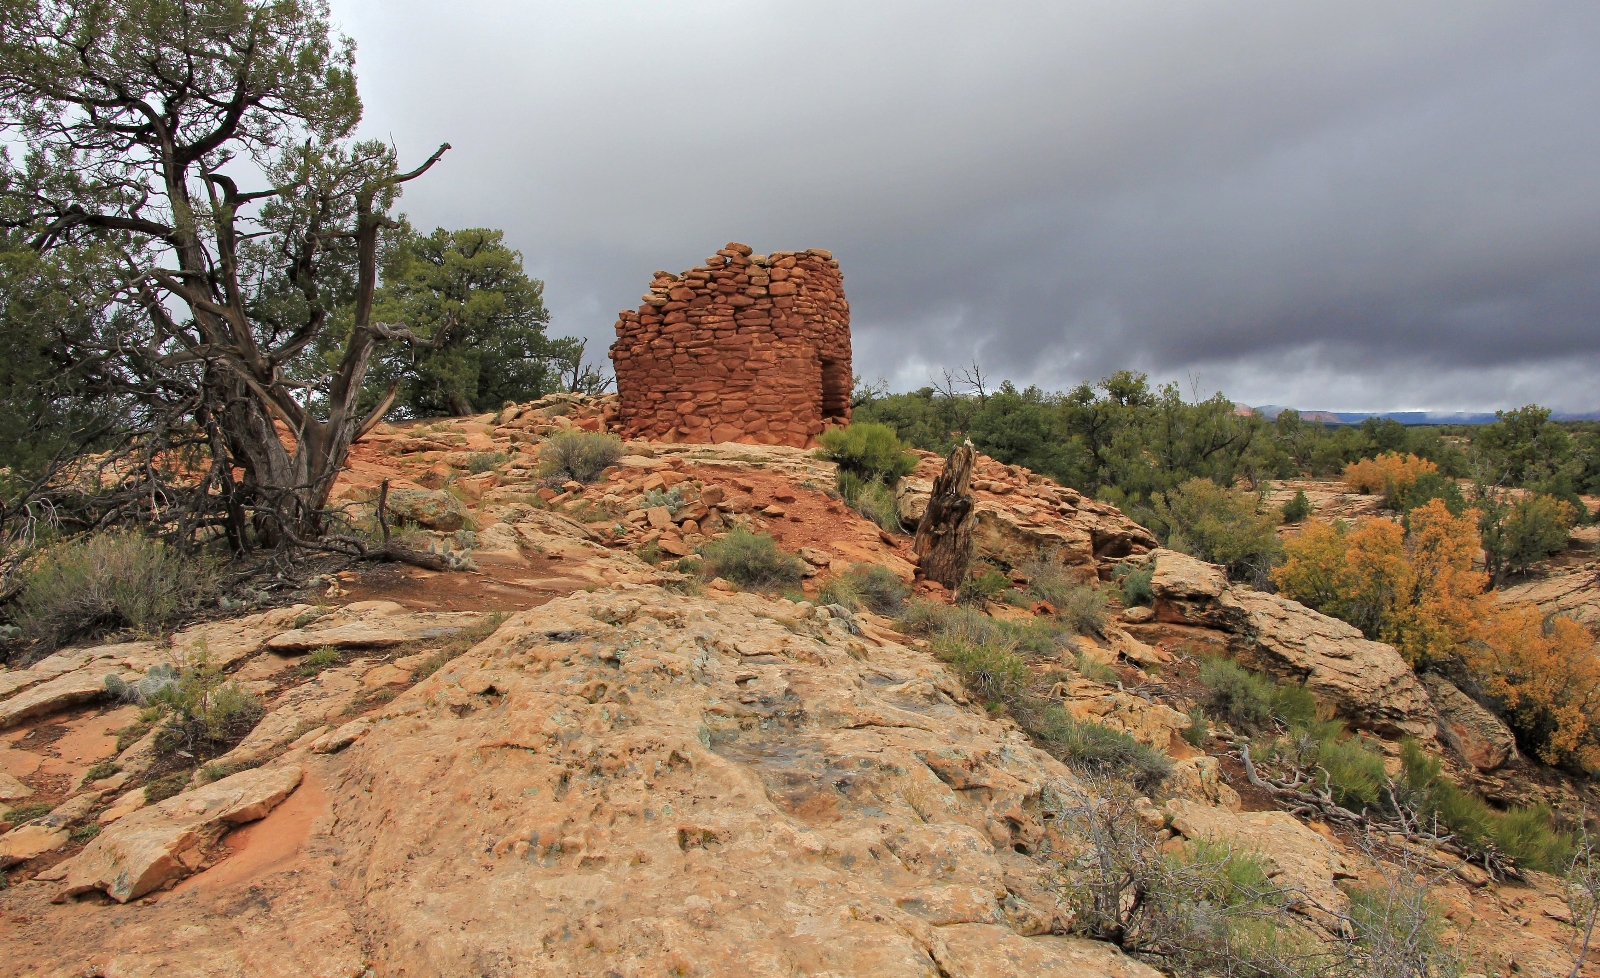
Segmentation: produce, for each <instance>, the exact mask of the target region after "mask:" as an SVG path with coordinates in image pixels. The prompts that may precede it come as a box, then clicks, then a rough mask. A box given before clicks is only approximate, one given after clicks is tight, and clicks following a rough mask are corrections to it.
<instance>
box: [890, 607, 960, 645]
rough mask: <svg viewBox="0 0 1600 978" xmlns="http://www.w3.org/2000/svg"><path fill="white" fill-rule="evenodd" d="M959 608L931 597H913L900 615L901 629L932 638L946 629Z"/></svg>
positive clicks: (921, 636) (908, 632)
mask: <svg viewBox="0 0 1600 978" xmlns="http://www.w3.org/2000/svg"><path fill="white" fill-rule="evenodd" d="M956 610H957V609H955V608H952V607H950V606H949V605H947V604H944V603H943V602H940V601H934V600H933V599H931V598H912V599H911V600H910V601H909V602H907V604H906V610H905V612H904V613H903V614H902V615H901V616H900V621H899V623H898V624H899V626H900V630H901V631H902V632H904V633H906V634H907V635H913V636H916V637H918V638H931V637H932V636H934V635H937V634H938V633H940V632H941V631H943V630H944V628H945V625H946V623H947V622H948V621H949V619H950V617H951V614H952V612H954V611H956Z"/></svg>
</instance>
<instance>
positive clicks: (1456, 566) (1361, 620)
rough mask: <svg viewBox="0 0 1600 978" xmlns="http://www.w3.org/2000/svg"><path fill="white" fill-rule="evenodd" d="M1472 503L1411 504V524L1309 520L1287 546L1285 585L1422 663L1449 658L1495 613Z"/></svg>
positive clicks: (1279, 578)
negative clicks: (1486, 592) (1463, 506)
mask: <svg viewBox="0 0 1600 978" xmlns="http://www.w3.org/2000/svg"><path fill="white" fill-rule="evenodd" d="M1474 520H1475V517H1474V515H1473V514H1472V513H1466V514H1463V515H1461V516H1452V515H1451V514H1450V511H1449V510H1448V509H1446V508H1445V505H1444V503H1443V502H1441V501H1439V500H1437V499H1435V500H1432V501H1430V502H1428V503H1426V504H1424V505H1422V506H1418V507H1417V508H1416V509H1415V510H1413V511H1412V512H1411V517H1410V523H1411V532H1410V533H1407V532H1406V531H1405V529H1404V528H1402V527H1401V526H1400V524H1398V523H1395V522H1393V521H1391V520H1385V519H1367V520H1362V521H1361V522H1360V523H1359V524H1357V525H1356V527H1355V528H1354V529H1347V528H1345V527H1344V526H1343V525H1341V524H1335V525H1331V526H1330V525H1326V524H1322V525H1317V524H1314V525H1312V526H1309V527H1307V528H1306V529H1305V530H1304V531H1302V532H1301V533H1300V534H1299V536H1297V537H1295V538H1294V539H1292V540H1290V541H1289V542H1288V543H1287V544H1286V545H1285V547H1284V551H1285V560H1284V562H1283V564H1282V565H1280V566H1279V567H1278V568H1277V570H1275V571H1274V572H1273V575H1272V579H1273V583H1275V584H1276V585H1277V587H1278V590H1279V591H1280V592H1281V593H1283V594H1284V595H1285V596H1286V597H1290V598H1293V599H1295V600H1296V601H1299V602H1300V603H1302V604H1305V605H1307V606H1309V607H1312V608H1315V609H1317V610H1318V611H1321V612H1322V613H1324V614H1328V615H1332V616H1334V617H1335V618H1341V619H1343V620H1345V621H1347V622H1349V623H1350V624H1352V625H1355V626H1356V627H1357V628H1359V629H1361V631H1362V633H1363V634H1365V635H1366V636H1367V637H1368V638H1371V639H1373V640H1375V641H1379V642H1387V643H1388V644H1390V645H1393V646H1394V647H1395V648H1397V649H1399V650H1400V653H1401V654H1402V655H1404V656H1405V658H1406V661H1407V662H1410V663H1411V664H1412V665H1414V666H1421V665H1426V664H1428V663H1430V662H1436V661H1441V660H1444V659H1447V658H1449V657H1450V656H1451V655H1453V654H1454V653H1455V651H1456V649H1457V648H1458V647H1459V646H1460V645H1461V644H1462V643H1463V642H1466V641H1467V640H1468V639H1469V638H1471V637H1472V635H1473V629H1474V627H1475V623H1476V622H1477V621H1479V620H1481V619H1482V617H1483V616H1484V615H1485V614H1486V613H1487V607H1488V605H1487V601H1488V599H1487V598H1485V597H1484V596H1483V589H1484V585H1485V584H1486V583H1487V582H1488V577H1487V575H1485V574H1482V573H1479V572H1477V571H1474V570H1473V569H1472V561H1473V557H1474V556H1475V555H1476V554H1477V551H1478V534H1477V528H1476V526H1475V523H1474Z"/></svg>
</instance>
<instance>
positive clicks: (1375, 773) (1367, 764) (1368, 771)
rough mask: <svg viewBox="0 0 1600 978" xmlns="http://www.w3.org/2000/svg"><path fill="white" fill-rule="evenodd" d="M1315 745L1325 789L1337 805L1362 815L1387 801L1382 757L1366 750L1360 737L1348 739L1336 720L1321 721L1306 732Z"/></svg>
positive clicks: (1369, 748) (1386, 779) (1372, 750)
mask: <svg viewBox="0 0 1600 978" xmlns="http://www.w3.org/2000/svg"><path fill="white" fill-rule="evenodd" d="M1307 730H1308V734H1309V736H1310V737H1311V738H1312V739H1314V740H1315V741H1316V744H1317V747H1316V752H1315V753H1316V763H1317V766H1318V767H1319V768H1320V769H1321V770H1320V771H1319V772H1318V774H1319V776H1320V779H1321V782H1322V786H1323V787H1324V788H1325V789H1327V790H1328V791H1330V792H1331V793H1332V795H1333V800H1334V802H1335V803H1337V804H1338V805H1340V806H1342V807H1344V808H1348V809H1350V810H1351V811H1355V812H1359V811H1361V810H1362V809H1363V808H1378V807H1380V806H1382V805H1383V804H1384V803H1385V801H1386V800H1387V799H1386V797H1385V794H1384V790H1383V789H1384V785H1385V784H1387V783H1388V776H1387V775H1386V774H1385V773H1384V770H1383V755H1381V754H1379V753H1378V752H1377V751H1375V750H1374V749H1372V748H1371V747H1369V746H1367V742H1366V740H1365V739H1363V738H1361V737H1349V736H1345V732H1344V725H1343V724H1341V723H1339V722H1338V721H1337V720H1327V721H1322V722H1320V723H1318V724H1315V725H1313V726H1312V727H1310V728H1307Z"/></svg>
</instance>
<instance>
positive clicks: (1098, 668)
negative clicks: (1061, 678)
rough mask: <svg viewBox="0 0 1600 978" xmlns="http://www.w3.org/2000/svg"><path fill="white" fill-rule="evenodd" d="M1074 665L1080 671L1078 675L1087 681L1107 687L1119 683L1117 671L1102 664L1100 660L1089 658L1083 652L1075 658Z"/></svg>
mask: <svg viewBox="0 0 1600 978" xmlns="http://www.w3.org/2000/svg"><path fill="white" fill-rule="evenodd" d="M1074 665H1075V667H1076V668H1077V670H1078V675H1080V676H1082V677H1083V678H1085V679H1088V680H1092V681H1094V682H1097V683H1105V684H1107V685H1110V684H1112V683H1115V682H1116V681H1117V670H1115V669H1113V668H1111V667H1110V666H1108V665H1106V664H1105V663H1104V662H1101V661H1100V660H1099V659H1091V658H1089V657H1088V656H1087V655H1084V654H1083V653H1082V652H1079V653H1078V654H1077V656H1076V657H1075V658H1074Z"/></svg>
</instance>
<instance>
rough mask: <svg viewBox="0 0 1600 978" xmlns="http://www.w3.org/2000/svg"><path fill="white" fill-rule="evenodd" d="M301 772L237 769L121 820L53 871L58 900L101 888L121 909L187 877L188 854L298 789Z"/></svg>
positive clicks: (295, 768) (290, 767)
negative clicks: (57, 878)
mask: <svg viewBox="0 0 1600 978" xmlns="http://www.w3.org/2000/svg"><path fill="white" fill-rule="evenodd" d="M301 773H302V770H301V768H300V766H299V765H294V764H291V765H285V766H283V767H277V768H258V769H256V770H250V771H241V772H239V773H238V774H235V775H232V776H231V777H227V778H223V779H222V780H221V781H216V782H213V783H211V784H208V785H205V786H204V787H200V788H196V789H193V790H191V791H186V792H184V793H183V794H181V795H176V796H174V797H172V798H168V799H166V800H165V801H162V802H160V803H158V804H155V805H151V806H150V807H148V808H142V809H140V810H139V811H136V812H133V813H132V814H130V815H127V816H124V817H123V818H121V819H119V820H117V821H116V822H113V823H112V824H111V825H110V826H109V827H108V828H106V829H105V830H104V831H103V832H101V833H100V834H99V835H98V836H96V837H95V838H94V839H93V840H92V841H91V842H90V843H89V844H88V845H87V846H85V847H84V850H83V851H82V852H80V853H78V855H76V856H74V857H72V859H70V860H68V861H67V862H66V863H64V864H63V865H62V866H60V867H57V874H58V875H60V876H61V877H62V879H63V880H64V883H63V885H62V888H61V897H63V898H65V897H70V896H76V895H79V894H83V893H88V892H90V891H91V890H103V891H105V893H106V895H107V896H109V897H111V898H112V899H113V900H116V901H117V902H118V903H127V902H128V901H129V900H136V899H138V898H139V897H141V896H143V895H144V894H146V893H149V892H150V891H151V890H154V889H156V888H157V887H159V886H161V885H162V884H163V883H166V882H167V881H168V880H172V879H177V878H179V877H182V876H185V875H187V874H188V873H189V872H190V870H191V869H192V866H191V865H190V862H191V861H193V860H192V857H188V854H189V853H194V852H198V851H199V850H202V849H203V848H204V847H205V846H207V845H209V844H210V843H211V842H214V841H215V840H216V838H217V837H218V836H219V835H221V834H222V833H223V832H224V831H226V830H227V829H228V828H229V827H231V826H235V825H243V824H244V823H246V822H253V821H255V820H256V819H259V818H262V817H264V816H265V815H266V814H267V813H268V812H270V811H272V809H273V808H275V807H277V805H278V803H279V802H281V801H283V799H285V798H287V797H289V794H290V793H291V792H292V791H294V789H295V788H296V787H297V786H298V785H299V784H300V777H301ZM195 862H196V863H197V861H195Z"/></svg>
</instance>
